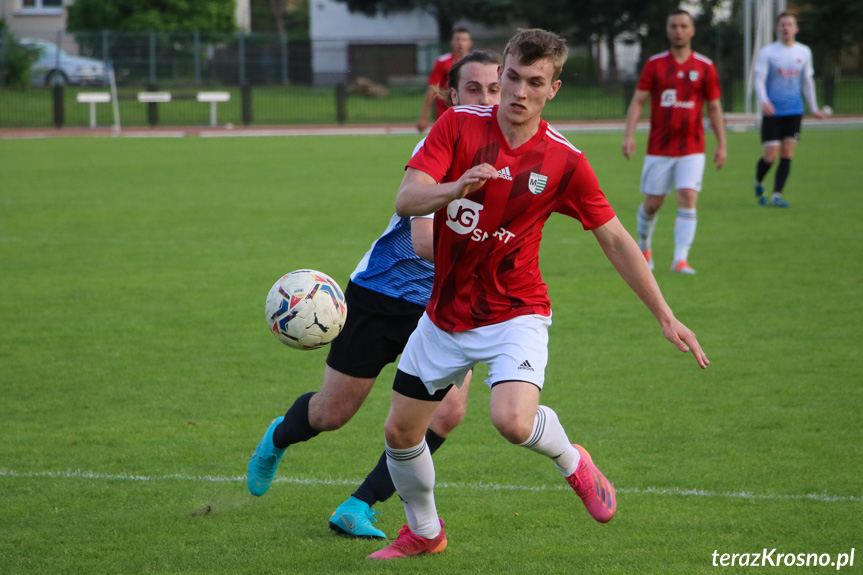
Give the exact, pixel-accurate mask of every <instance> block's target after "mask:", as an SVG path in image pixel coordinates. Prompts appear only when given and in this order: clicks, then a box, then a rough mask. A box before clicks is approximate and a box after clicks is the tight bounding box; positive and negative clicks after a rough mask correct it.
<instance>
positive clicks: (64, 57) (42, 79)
mask: <svg viewBox="0 0 863 575" xmlns="http://www.w3.org/2000/svg"><path fill="white" fill-rule="evenodd" d="M19 43H20V44H21V45H22V46H24V47H25V48H27V49H28V50H33V51H34V52H36V53H37V54H38V55H39V58H38V59H37V60H36V62H34V63H33V65H32V66H31V68H30V73H31V77H32V84H33V85H34V86H53V85H54V84H64V85H66V84H75V85H83V84H90V85H101V84H106V83H108V82H109V81H110V76H108V73H107V71H106V69H105V64H104V63H103V62H102V61H101V60H95V59H93V58H85V57H83V56H72V55H70V54H68V53H67V52H66V51H65V50H61V49H58V48H57V46H56V45H55V44H52V43H51V42H45V41H44V40H33V39H31V38H22V39H21V40H20V41H19Z"/></svg>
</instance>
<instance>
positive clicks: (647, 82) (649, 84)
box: [635, 60, 653, 92]
mask: <svg viewBox="0 0 863 575" xmlns="http://www.w3.org/2000/svg"><path fill="white" fill-rule="evenodd" d="M635 88H636V89H637V90H643V91H645V92H650V91H651V90H652V89H653V60H648V61H647V63H646V64H645V65H644V68H642V69H641V76H640V77H639V78H638V84H636V86H635Z"/></svg>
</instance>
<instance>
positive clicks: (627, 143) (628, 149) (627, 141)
mask: <svg viewBox="0 0 863 575" xmlns="http://www.w3.org/2000/svg"><path fill="white" fill-rule="evenodd" d="M621 148H622V151H623V155H624V157H625V158H626V159H627V160H628V159H629V158H631V157H632V155H633V154H634V153H635V138H634V137H632V136H630V137H627V138H623V145H622V146H621Z"/></svg>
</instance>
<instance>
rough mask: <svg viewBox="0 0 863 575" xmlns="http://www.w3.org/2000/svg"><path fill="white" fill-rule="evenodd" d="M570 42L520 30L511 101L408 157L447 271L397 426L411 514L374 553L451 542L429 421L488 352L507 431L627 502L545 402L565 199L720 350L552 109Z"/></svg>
mask: <svg viewBox="0 0 863 575" xmlns="http://www.w3.org/2000/svg"><path fill="white" fill-rule="evenodd" d="M566 54H567V49H566V44H565V41H564V40H563V38H560V37H558V36H557V35H555V34H552V33H550V32H546V31H544V30H522V31H520V32H519V33H517V34H516V35H515V36H514V37H513V38H512V39H510V41H509V43H508V44H507V47H506V50H505V51H504V65H503V66H502V68H501V103H500V105H499V106H492V107H486V106H459V107H456V108H451V109H450V110H447V112H446V113H444V115H443V116H442V117H441V118H440V119H439V120H438V121H437V122H436V123H435V125H434V126H433V127H432V130H431V132H430V134H429V136H428V138H427V139H426V142H425V145H424V146H423V149H422V150H420V151H419V152H417V154H416V155H415V156H414V157H413V158H412V159H411V160H410V162H408V167H407V170H406V173H405V177H404V179H403V181H402V184H401V186H400V188H399V192H398V195H397V197H396V211H397V213H398V214H399V215H403V216H408V215H421V214H427V213H430V212H433V211H434V212H435V218H434V231H435V234H434V254H435V272H434V285H433V287H432V295H431V299H430V300H429V304H428V306H427V307H426V312H425V314H424V315H423V317H422V318H420V321H419V323H418V325H417V328H416V330H415V331H414V333H413V334H412V335H411V337H410V339H409V340H408V344H407V346H406V347H405V350H404V352H403V354H402V358H401V361H400V363H399V367H398V371H397V373H396V378H395V381H394V383H393V394H392V404H391V407H390V413H389V416H388V418H387V423H386V428H385V429H386V444H387V446H386V454H387V466H388V467H389V470H390V475H391V477H392V480H393V483H394V484H395V486H396V489H397V491H398V493H399V496H400V497H401V499H402V501H403V503H404V507H405V512H406V514H407V521H408V525H406V526H405V527H404V528H402V530H401V531H400V532H399V537H398V538H397V539H396V540H395V541H394V542H393V543H392V544H391V545H389V546H388V547H386V548H384V549H382V550H380V551H377V552H375V553H373V554H371V555H370V556H369V557H370V558H373V559H394V558H399V557H407V556H413V555H423V554H426V553H438V552H440V551H443V549H444V548H445V547H446V545H447V539H446V533H445V531H444V525H443V521H442V520H440V518H439V517H438V515H437V509H436V507H435V500H434V477H435V473H434V464H433V462H432V458H431V454H430V453H429V449H428V447H427V445H426V442H425V438H424V435H425V430H426V428H427V424H428V421H429V419H430V418H431V417H432V414H433V413H434V411H435V409H436V408H437V405H438V402H439V401H440V400H441V399H442V398H443V397H444V395H445V394H446V392H447V390H448V389H449V388H450V387H451V386H452V385H460V381H461V378H462V377H463V376H464V374H465V373H466V372H467V371H468V370H469V369H471V368H472V367H473V366H474V365H475V364H477V363H479V362H483V363H485V364H487V365H488V371H489V377H488V379H487V380H486V383H487V384H488V385H489V387H490V388H491V394H490V406H489V412H490V415H491V420H492V423H493V424H494V426H495V428H496V429H497V430H498V431H499V432H500V434H501V435H503V436H504V437H505V438H506V439H507V440H508V441H509V442H510V443H513V444H515V445H519V446H523V447H526V448H528V449H530V450H531V451H535V452H537V453H540V454H542V455H545V456H546V457H548V458H549V459H551V460H552V462H553V463H554V465H555V467H557V469H558V470H559V471H560V472H561V474H562V475H563V476H564V477H565V478H566V480H567V482H568V483H569V484H570V486H571V487H572V488H573V489H574V490H575V492H576V493H577V494H578V496H579V497H580V498H581V499H582V501H583V502H584V505H585V507H587V510H588V512H589V513H590V514H591V515H592V516H593V517H594V519H596V520H597V521H600V522H606V521H609V520H610V519H611V518H612V517H613V516H614V513H615V510H616V508H617V501H616V498H615V495H614V488H613V487H612V485H611V483H609V482H608V480H606V478H605V477H604V476H603V475H602V473H600V471H599V470H598V469H597V468H596V466H595V465H594V464H593V462H592V461H591V458H590V456H589V455H588V453H587V451H585V450H584V448H582V447H580V446H577V445H574V444H572V443H571V442H570V441H569V439H568V438H567V435H566V432H565V431H564V429H563V427H562V426H561V424H560V421H559V420H558V417H557V415H556V414H555V412H554V411H553V410H552V409H550V408H549V407H546V406H541V405H539V395H540V390H541V389H542V386H543V383H544V379H545V366H546V363H547V360H548V326H549V325H550V324H551V307H550V302H549V299H548V290H547V287H546V285H545V283H544V282H543V281H542V277H541V275H540V272H539V263H538V261H539V243H540V238H541V234H542V226H543V224H544V223H545V221H546V220H547V219H548V217H549V216H550V215H551V214H552V213H554V212H558V213H562V214H565V215H568V216H570V217H573V218H575V219H577V220H579V221H580V222H581V224H582V226H583V227H584V228H585V229H588V230H591V231H592V232H593V234H594V236H595V237H596V239H597V241H598V242H599V244H600V246H601V247H602V249H603V250H604V252H605V254H606V256H607V257H608V259H609V260H610V261H611V262H612V264H613V265H614V266H615V268H616V269H617V270H618V272H619V273H620V275H621V276H622V277H623V278H624V279H625V280H626V282H627V283H628V284H629V285H630V286H631V287H632V289H633V290H634V291H635V293H636V294H637V295H638V296H639V297H640V298H641V300H642V301H643V302H644V304H645V305H646V306H647V307H648V309H650V311H651V312H652V313H653V314H654V316H655V317H656V319H657V320H658V321H659V323H660V325H661V327H662V332H663V334H664V335H665V337H666V338H668V339H669V340H670V341H671V342H672V343H674V344H675V345H676V346H677V347H678V348H679V349H680V350H682V351H689V350H691V351H692V353H693V354H694V355H695V358H696V360H697V361H698V363H699V365H700V366H701V367H702V368H705V367H706V366H707V364H708V361H707V357H706V356H705V355H704V353H703V352H702V350H701V346H700V345H699V344H698V341H697V339H696V338H695V335H694V334H693V333H692V332H691V331H690V330H689V329H688V328H686V327H685V326H684V325H683V324H681V323H680V322H679V321H678V320H677V319H676V318H675V317H674V314H673V313H672V311H671V309H670V308H669V307H668V305H667V304H666V302H665V300H664V298H663V297H662V294H661V293H660V291H659V287H658V286H657V284H656V280H655V279H654V278H653V274H652V273H651V272H650V270H649V268H648V267H647V262H646V261H645V260H644V257H643V256H642V255H641V252H640V251H639V249H638V246H637V245H636V243H635V241H633V239H632V237H631V236H630V235H629V234H628V233H627V232H626V230H625V229H624V228H623V225H622V224H621V223H620V221H619V220H618V219H617V217H616V216H615V215H614V211H613V210H612V209H611V207H610V206H609V204H608V202H607V201H606V199H605V196H604V194H603V193H602V191H601V190H600V188H599V184H598V182H597V180H596V176H595V175H594V172H593V169H592V168H591V166H590V164H589V163H588V162H587V159H585V157H584V154H582V152H580V151H579V150H578V149H576V148H575V147H574V146H572V144H570V143H569V142H568V141H567V140H566V139H565V138H564V137H563V136H561V135H560V134H559V133H558V132H556V131H555V130H554V129H552V128H551V127H550V126H549V125H548V124H547V123H546V122H545V121H544V120H542V118H540V112H541V111H542V109H543V107H544V106H545V103H546V102H547V101H548V100H550V99H552V98H554V96H555V94H556V93H557V90H558V89H559V88H560V85H561V82H560V80H559V79H558V77H559V76H560V72H561V68H562V67H563V63H564V62H565V61H566ZM478 455H479V454H478Z"/></svg>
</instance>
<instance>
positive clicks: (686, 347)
mask: <svg viewBox="0 0 863 575" xmlns="http://www.w3.org/2000/svg"><path fill="white" fill-rule="evenodd" d="M662 335H664V336H665V339H667V340H668V341H670V342H671V343H673V344H674V345H676V346H677V349H679V350H680V351H682V352H684V353H686V352H688V351H691V352H692V355H694V356H695V361H697V362H698V365H699V366H701V369H707V366H708V365H710V360H708V359H707V356H706V355H705V354H704V351H703V350H702V349H701V345H699V343H698V339H696V337H695V334H694V333H693V332H692V330H691V329H689V328H688V327H686V326H685V325H683V324H682V323H680V322H679V321H677V320H676V319H675V320H673V321H672V323H671V324H670V325H667V326H662Z"/></svg>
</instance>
